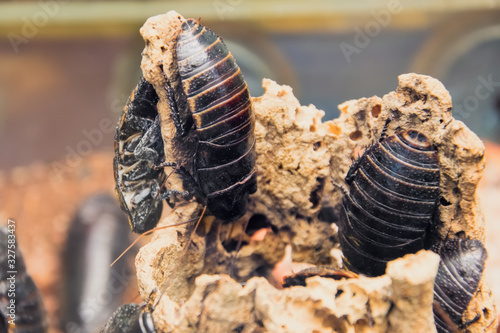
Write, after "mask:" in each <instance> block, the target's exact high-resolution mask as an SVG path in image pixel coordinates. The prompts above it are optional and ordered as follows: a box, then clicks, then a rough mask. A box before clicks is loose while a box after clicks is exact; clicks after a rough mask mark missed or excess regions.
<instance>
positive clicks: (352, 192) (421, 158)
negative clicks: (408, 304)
mask: <svg viewBox="0 0 500 333" xmlns="http://www.w3.org/2000/svg"><path fill="white" fill-rule="evenodd" d="M384 136H385V135H384ZM384 136H382V137H381V140H380V141H379V142H377V143H375V144H373V145H372V146H370V147H369V148H368V149H367V150H366V151H365V152H364V153H363V155H362V156H361V157H360V158H359V159H358V160H357V161H355V162H354V163H353V165H352V166H351V168H350V170H349V172H348V173H347V176H346V183H347V185H348V189H345V192H346V193H345V195H344V199H343V209H341V216H340V222H339V239H340V244H341V247H342V252H343V254H344V264H345V265H346V267H347V268H349V269H351V270H353V271H355V272H357V273H361V274H365V275H369V276H379V275H382V274H384V273H385V269H386V265H387V262H388V261H391V260H394V259H396V258H399V257H401V256H403V255H405V254H408V253H415V252H417V251H419V250H421V249H423V248H424V245H425V241H426V237H427V235H428V233H429V230H430V228H431V227H432V226H433V225H434V220H435V219H434V215H435V211H436V207H437V204H438V201H439V200H438V199H439V195H440V189H439V178H440V175H439V163H438V155H437V150H436V148H435V147H434V146H433V145H432V143H431V142H430V141H429V139H428V138H427V136H426V135H425V134H423V133H422V132H419V131H416V130H412V129H410V130H406V131H402V132H399V133H397V134H395V135H391V136H388V137H384Z"/></svg>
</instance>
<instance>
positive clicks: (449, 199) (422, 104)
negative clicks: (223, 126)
mask: <svg viewBox="0 0 500 333" xmlns="http://www.w3.org/2000/svg"><path fill="white" fill-rule="evenodd" d="M183 21H184V18H182V16H180V15H179V14H178V13H176V12H169V13H167V14H165V15H159V16H155V17H152V18H150V19H149V20H148V21H147V22H146V23H145V25H144V26H143V27H142V29H141V34H142V35H143V37H144V39H145V43H146V47H145V49H144V52H143V61H142V64H141V66H142V70H143V75H144V77H145V78H146V79H147V80H148V81H149V82H150V83H152V84H153V86H154V87H155V89H156V91H157V93H158V95H159V97H160V102H159V104H158V109H159V113H160V116H161V119H162V135H163V140H164V143H165V154H166V158H167V159H169V160H173V161H177V162H179V161H181V162H182V163H187V168H188V169H189V168H190V167H191V166H190V165H189V160H190V157H189V156H186V153H185V152H186V151H187V149H184V148H185V147H189V145H192V144H193V142H195V140H196V139H195V138H194V137H193V135H192V134H190V135H188V136H186V137H183V138H180V137H179V136H178V135H176V128H175V126H174V125H173V121H172V119H171V109H170V104H169V102H168V98H167V96H166V93H165V88H164V86H165V83H166V79H168V80H169V82H171V84H172V87H173V88H174V89H179V82H178V81H179V80H178V72H177V70H176V66H175V40H176V38H177V35H178V33H179V29H180V25H181V24H182V22H183ZM263 87H264V89H265V93H264V95H262V96H260V97H255V98H253V99H252V101H253V108H254V111H255V113H256V128H255V136H256V140H257V141H256V151H257V156H258V158H257V167H258V190H257V192H256V193H255V194H254V195H252V196H251V198H250V202H249V209H248V213H247V214H246V215H245V216H244V217H243V218H242V219H240V220H239V221H236V222H235V223H232V224H229V225H223V224H222V223H221V221H218V220H217V219H214V218H213V217H204V218H203V220H202V221H201V224H200V227H199V228H198V230H197V232H196V233H195V234H194V235H193V238H192V244H191V245H190V247H189V248H188V250H187V253H186V255H185V256H184V258H183V259H182V264H181V265H180V266H179V268H178V269H177V270H176V271H175V272H172V270H173V268H174V267H175V266H176V263H177V262H178V258H179V257H180V256H181V253H182V252H183V248H184V246H185V244H186V243H187V239H188V237H189V234H190V233H191V231H192V228H193V225H194V222H192V223H190V224H187V225H183V226H181V227H177V228H171V229H165V230H161V231H158V232H156V233H155V236H154V237H153V239H152V240H151V242H150V243H149V244H148V245H147V246H144V247H143V248H142V249H141V251H140V253H139V255H138V257H137V259H136V265H137V270H138V279H139V287H140V290H141V294H142V297H143V299H148V297H149V296H150V293H151V292H152V291H153V290H155V289H158V290H161V289H162V287H163V286H164V285H165V283H166V281H167V280H168V281H169V285H168V288H167V291H166V293H165V295H164V296H163V297H162V299H161V301H160V302H159V305H158V307H157V308H156V309H155V312H154V318H155V320H156V323H157V325H158V326H159V327H160V328H161V330H162V331H166V332H169V331H176V332H195V331H196V332H230V331H235V332H313V331H314V332H331V331H332V329H333V330H334V331H339V332H351V331H354V330H355V331H357V332H358V331H359V332H385V331H391V332H402V331H412V332H429V331H432V330H433V329H434V326H433V317H432V284H433V280H434V276H435V273H436V270H437V262H438V261H437V259H436V258H438V257H437V255H435V254H432V253H430V252H425V251H422V252H421V253H419V254H416V255H408V256H406V257H405V258H403V259H398V260H396V261H395V262H392V263H390V264H389V265H388V274H387V275H384V276H381V277H378V278H371V279H370V278H365V277H360V278H359V279H349V280H343V281H334V280H330V279H325V278H320V277H313V278H310V279H308V280H307V281H308V282H307V286H306V287H292V288H290V289H286V290H280V289H276V288H275V287H274V286H272V285H271V284H270V283H269V282H268V281H267V280H266V279H264V278H252V277H253V276H266V273H267V272H269V271H270V270H272V268H273V266H274V265H275V264H276V263H277V262H279V261H280V260H281V258H282V257H283V256H284V252H285V247H286V245H288V244H290V245H291V246H292V257H293V260H294V261H301V262H309V263H312V264H327V265H332V266H335V265H337V260H335V259H334V258H333V257H331V256H330V252H332V251H331V250H332V249H333V248H336V247H338V244H337V235H336V230H337V229H336V227H335V224H334V223H335V222H336V221H337V214H338V210H339V207H340V201H341V191H340V190H339V188H338V187H339V186H341V184H343V180H344V177H345V175H346V173H347V170H348V169H349V167H350V165H351V164H352V161H353V160H354V159H355V158H356V157H357V156H358V155H359V154H360V153H362V151H363V149H364V148H366V147H368V146H369V145H370V144H371V143H373V142H375V141H376V140H378V139H379V137H380V135H381V132H382V130H383V128H384V126H385V125H386V123H387V119H391V121H390V122H389V123H388V125H387V133H388V135H391V134H393V133H395V132H397V131H400V130H403V129H408V128H413V129H417V130H420V131H422V132H424V133H426V134H427V135H428V136H429V137H430V139H431V140H432V142H433V143H434V144H435V145H436V147H437V149H438V152H439V153H438V154H439V160H440V166H441V188H442V199H441V205H440V206H439V223H438V224H437V226H436V230H435V231H434V233H435V234H436V235H437V236H436V238H437V239H444V238H445V237H448V238H453V237H471V238H477V239H479V240H481V241H484V220H483V216H482V214H481V210H480V207H479V205H478V199H477V197H476V193H475V191H476V188H477V185H478V182H479V180H480V178H481V173H482V170H483V168H484V146H483V144H482V142H481V141H480V140H479V138H478V137H477V136H476V135H475V134H474V133H472V132H471V131H470V130H469V129H468V128H467V127H466V126H465V125H464V124H463V123H462V122H460V121H456V120H454V119H453V117H452V113H451V112H452V104H451V97H450V95H449V93H448V92H447V91H446V89H445V88H444V87H443V85H442V84H441V83H440V82H439V81H437V80H435V79H433V78H431V77H429V76H424V75H417V74H405V75H401V76H400V77H399V86H398V88H397V89H396V91H395V92H391V93H389V94H387V95H385V96H383V97H382V98H380V97H377V96H374V97H371V98H361V99H359V100H351V101H347V102H345V103H343V104H341V105H340V106H339V109H340V111H341V114H340V117H339V118H338V119H334V120H332V121H326V122H322V121H321V118H322V117H323V115H324V112H323V111H321V110H318V109H316V108H315V107H314V106H313V105H309V106H302V105H301V104H300V102H299V101H298V100H297V99H296V98H295V97H294V96H293V92H292V89H291V88H290V87H288V86H281V85H278V84H276V83H275V82H273V81H271V80H266V79H264V80H263ZM167 173H168V172H167ZM167 186H168V187H169V188H177V189H182V187H183V183H182V179H181V178H180V177H179V176H178V175H177V174H176V173H174V174H172V176H171V177H169V179H168V182H167ZM201 210H202V205H201V204H198V203H196V202H195V201H193V200H191V201H190V202H189V201H186V200H185V199H182V198H179V199H178V200H177V206H176V207H175V209H174V212H171V213H170V214H169V215H168V216H166V217H165V218H164V219H162V221H161V222H160V224H159V225H160V226H166V225H171V224H175V223H179V222H181V221H185V220H189V219H195V218H196V217H197V216H199V215H200V214H201ZM247 223H248V225H249V228H250V229H251V227H252V226H253V225H257V226H262V225H265V226H268V227H270V228H271V230H272V232H269V233H268V234H267V235H266V237H264V239H263V240H253V239H252V237H251V235H250V234H248V233H245V232H244V231H243V226H244V225H245V224H247ZM239 242H241V244H242V246H241V248H240V249H239V252H238V254H237V256H236V257H234V256H235V253H236V251H235V250H236V248H237V245H236V244H238V243H239ZM486 269H487V268H486ZM202 274H212V275H202ZM220 274H231V276H232V278H231V277H229V276H227V275H220ZM237 281H238V282H237ZM244 281H246V285H245V286H244V287H242V286H241V284H240V283H241V282H244ZM154 297H158V293H157V294H156V296H154ZM495 313H496V309H495V306H494V304H493V298H492V296H491V291H490V290H489V288H488V287H487V286H486V285H485V284H484V283H483V282H482V283H481V284H480V288H479V291H478V293H477V295H476V296H475V297H474V299H473V301H472V302H471V305H470V307H469V309H468V313H467V314H466V316H465V317H466V319H471V318H474V317H475V316H476V315H478V314H479V315H480V318H479V320H478V321H476V322H475V323H474V324H472V325H471V326H469V329H470V330H472V331H487V332H493V331H494V330H495V328H496V325H497V323H496V321H495V319H494V314H495Z"/></svg>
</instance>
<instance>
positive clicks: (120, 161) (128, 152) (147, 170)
mask: <svg viewBox="0 0 500 333" xmlns="http://www.w3.org/2000/svg"><path fill="white" fill-rule="evenodd" d="M158 100H159V99H158V95H157V94H156V91H155V89H154V88H153V86H152V85H151V84H150V83H149V82H147V81H146V80H145V79H144V78H141V80H140V81H139V84H138V85H137V87H136V88H135V89H134V91H133V92H132V95H131V96H130V99H129V101H128V102H127V105H126V106H125V110H124V112H123V115H122V117H121V119H120V121H119V123H118V126H117V127H116V133H115V158H114V161H113V169H114V177H115V182H116V193H117V195H118V199H119V201H120V206H121V208H122V210H123V211H125V212H126V213H127V215H128V217H129V223H130V227H131V228H132V231H134V232H137V233H141V234H142V233H144V232H146V231H148V230H151V229H152V228H154V227H155V226H156V224H157V223H158V221H159V220H160V216H161V213H162V208H163V203H162V201H163V200H164V199H168V198H169V197H170V196H171V195H172V194H178V193H180V192H179V191H175V190H166V189H165V188H164V186H163V183H164V182H165V178H166V175H165V172H164V170H163V168H161V166H162V164H164V162H165V161H164V160H165V152H164V150H163V140H162V138H161V130H160V119H159V115H158V109H157V103H158Z"/></svg>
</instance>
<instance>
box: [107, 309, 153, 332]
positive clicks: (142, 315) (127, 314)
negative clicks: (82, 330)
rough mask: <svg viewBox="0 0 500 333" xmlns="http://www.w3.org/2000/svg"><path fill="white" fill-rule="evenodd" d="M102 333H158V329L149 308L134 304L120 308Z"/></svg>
mask: <svg viewBox="0 0 500 333" xmlns="http://www.w3.org/2000/svg"><path fill="white" fill-rule="evenodd" d="M100 333H156V328H155V324H154V321H153V316H152V314H151V312H150V311H149V310H148V309H147V306H146V305H145V304H143V305H139V304H134V303H132V304H125V305H122V306H120V307H119V308H118V309H117V310H116V311H115V312H114V313H113V315H112V316H111V318H109V320H108V322H107V324H106V326H104V327H103V328H102V329H101V331H100Z"/></svg>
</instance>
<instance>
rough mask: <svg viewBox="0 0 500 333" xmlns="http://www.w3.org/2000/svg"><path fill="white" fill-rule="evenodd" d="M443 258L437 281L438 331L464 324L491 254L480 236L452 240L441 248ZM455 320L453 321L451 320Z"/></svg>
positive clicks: (436, 317)
mask: <svg viewBox="0 0 500 333" xmlns="http://www.w3.org/2000/svg"><path fill="white" fill-rule="evenodd" d="M439 254H440V256H441V261H440V263H439V268H438V272H437V275H436V278H435V280H434V321H435V323H436V329H437V331H438V333H447V332H455V331H456V330H457V328H458V329H463V328H465V327H466V326H468V325H469V324H471V323H473V322H474V321H476V320H478V319H479V318H480V316H477V317H476V319H475V320H472V321H471V322H469V323H464V322H463V320H462V316H463V314H464V312H465V310H467V307H468V306H469V303H470V301H471V299H472V297H473V296H474V294H475V293H476V291H477V288H478V285H479V281H480V280H481V277H482V275H483V270H484V263H485V260H486V257H487V253H486V249H485V248H484V246H483V244H482V243H481V242H480V241H479V240H477V239H451V240H448V241H447V242H446V243H444V245H443V246H442V248H441V249H440V251H439ZM450 321H451V322H450Z"/></svg>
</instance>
